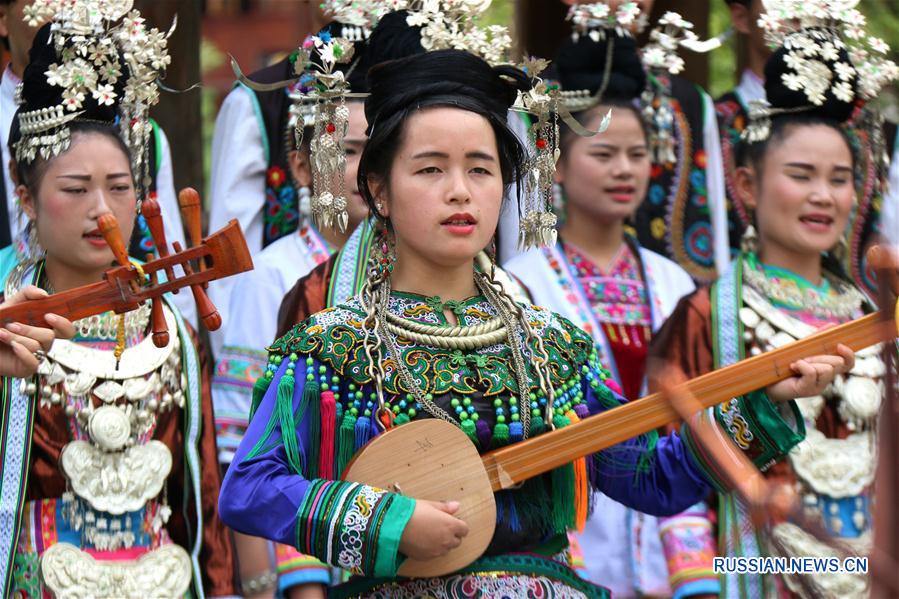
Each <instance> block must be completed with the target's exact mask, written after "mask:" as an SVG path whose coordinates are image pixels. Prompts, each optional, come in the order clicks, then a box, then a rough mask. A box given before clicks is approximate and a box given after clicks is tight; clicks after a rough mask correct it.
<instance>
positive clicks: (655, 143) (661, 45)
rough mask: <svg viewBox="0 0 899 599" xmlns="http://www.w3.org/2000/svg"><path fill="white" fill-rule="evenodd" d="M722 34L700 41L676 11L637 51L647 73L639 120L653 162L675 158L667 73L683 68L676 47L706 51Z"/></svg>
mask: <svg viewBox="0 0 899 599" xmlns="http://www.w3.org/2000/svg"><path fill="white" fill-rule="evenodd" d="M722 37H723V36H719V37H715V38H711V39H709V40H705V41H702V40H700V39H699V37H698V36H697V35H696V33H695V32H694V31H693V24H692V23H691V22H690V21H687V20H686V19H684V18H683V17H682V16H680V15H679V14H678V13H676V12H666V13H665V14H664V15H662V17H661V18H660V19H659V21H658V23H657V24H656V26H655V27H654V28H653V29H652V31H651V32H650V34H649V43H648V44H646V46H644V48H643V50H642V51H641V59H642V62H643V66H644V67H645V68H646V71H647V72H648V73H649V74H650V75H651V77H650V78H649V82H648V85H647V87H646V89H645V90H644V92H643V94H642V96H641V104H642V105H643V119H644V121H646V124H647V125H648V126H649V131H650V155H651V156H652V161H653V162H656V163H673V162H676V161H677V155H676V140H675V138H674V118H675V114H674V108H673V106H672V104H671V83H670V80H669V79H668V75H677V74H679V73H680V72H681V71H683V70H684V60H683V58H681V57H680V55H679V54H678V49H679V48H687V49H688V50H692V51H694V52H709V51H711V50H714V49H716V48H719V47H720V46H721V42H722Z"/></svg>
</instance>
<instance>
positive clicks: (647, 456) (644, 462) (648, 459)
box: [634, 430, 659, 483]
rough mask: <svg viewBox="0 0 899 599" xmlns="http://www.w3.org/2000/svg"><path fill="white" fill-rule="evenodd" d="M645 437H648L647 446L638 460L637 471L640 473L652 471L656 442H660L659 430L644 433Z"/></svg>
mask: <svg viewBox="0 0 899 599" xmlns="http://www.w3.org/2000/svg"><path fill="white" fill-rule="evenodd" d="M643 438H644V439H646V448H645V449H644V450H643V453H642V454H640V457H639V459H638V460H637V472H639V473H640V474H646V473H648V472H651V471H652V467H653V462H654V461H655V457H656V444H657V443H658V442H659V432H658V431H657V430H651V431H649V432H648V433H646V434H644V435H643ZM634 481H635V483H636V479H634Z"/></svg>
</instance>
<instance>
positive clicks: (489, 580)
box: [329, 553, 611, 599]
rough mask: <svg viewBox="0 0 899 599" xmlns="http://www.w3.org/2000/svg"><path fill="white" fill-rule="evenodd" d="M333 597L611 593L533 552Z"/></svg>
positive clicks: (489, 598) (464, 598) (368, 581)
mask: <svg viewBox="0 0 899 599" xmlns="http://www.w3.org/2000/svg"><path fill="white" fill-rule="evenodd" d="M329 596H330V597H335V598H345V597H346V598H349V597H365V598H371V599H406V598H408V599H413V598H414V599H470V598H471V599H475V598H476V599H524V598H527V599H563V598H564V599H568V598H571V599H575V598H577V599H609V598H610V597H611V594H610V593H609V591H608V589H605V588H603V587H600V586H596V585H594V584H591V583H590V582H588V581H586V580H584V579H582V578H580V577H579V576H578V575H577V574H576V573H575V572H574V571H573V570H572V569H571V568H569V567H568V565H567V564H565V563H562V562H561V561H557V560H556V559H553V558H549V557H545V556H542V555H537V554H532V553H514V554H506V555H500V556H495V557H482V558H481V559H479V560H477V561H476V562H474V563H472V564H471V565H470V566H468V567H466V568H464V569H462V570H459V571H458V572H454V573H452V574H447V575H445V576H437V577H434V578H409V579H402V578H400V579H384V578H381V579H373V578H357V579H351V580H350V581H349V582H347V583H346V584H343V585H341V586H339V587H336V588H333V589H331V591H330V594H329Z"/></svg>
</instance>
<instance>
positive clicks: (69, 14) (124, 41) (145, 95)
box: [15, 0, 175, 199]
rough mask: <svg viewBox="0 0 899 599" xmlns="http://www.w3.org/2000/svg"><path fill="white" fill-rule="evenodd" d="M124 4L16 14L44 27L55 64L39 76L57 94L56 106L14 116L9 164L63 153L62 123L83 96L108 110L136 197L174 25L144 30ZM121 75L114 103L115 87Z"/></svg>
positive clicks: (60, 2) (97, 1)
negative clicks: (127, 154) (128, 155)
mask: <svg viewBox="0 0 899 599" xmlns="http://www.w3.org/2000/svg"><path fill="white" fill-rule="evenodd" d="M132 6H133V1H132V0H34V2H32V3H31V4H30V5H28V6H26V7H25V8H24V9H23V13H24V16H25V19H26V21H27V23H28V24H29V25H30V26H32V27H37V26H39V25H41V24H42V23H45V22H50V23H51V38H50V41H51V43H53V44H54V46H55V49H56V53H57V55H58V56H59V58H60V59H59V62H57V63H54V64H52V65H51V66H50V68H49V69H48V70H47V71H46V76H47V83H48V84H50V85H52V86H57V87H61V88H62V98H63V101H62V103H61V104H59V105H57V106H53V107H45V108H41V109H37V110H32V111H26V112H22V113H20V114H19V125H20V127H21V131H22V138H21V139H20V140H19V142H18V143H17V144H16V147H15V154H16V160H20V161H24V162H31V161H33V160H35V159H36V158H37V157H38V156H40V157H41V158H43V159H49V158H52V157H54V156H57V155H59V154H60V153H62V152H64V151H65V150H66V149H68V147H69V143H70V141H71V137H70V133H69V128H68V127H67V126H66V125H67V124H68V123H69V122H71V121H73V120H75V119H77V118H78V117H79V116H80V115H81V114H82V107H83V102H84V100H85V98H87V97H88V95H90V96H91V97H93V99H94V100H96V101H97V103H98V104H100V105H106V106H112V105H113V104H116V105H117V106H118V112H119V120H120V122H119V128H120V132H121V134H122V137H123V139H124V140H125V143H126V144H127V145H128V146H129V148H130V149H131V152H132V163H133V164H132V168H133V171H134V176H135V182H136V184H137V186H138V190H137V191H138V198H139V199H140V198H142V197H143V192H144V190H145V189H146V188H147V187H148V186H149V180H150V173H149V156H148V152H149V140H150V134H151V132H152V126H151V124H150V118H149V111H150V107H151V106H153V105H154V104H156V103H157V102H158V101H159V85H158V80H159V78H160V75H161V74H162V73H163V72H164V71H165V69H166V67H167V66H168V64H169V63H170V62H171V57H170V56H169V55H168V51H167V48H166V46H167V40H168V38H169V37H170V36H171V34H172V32H173V31H174V27H175V24H174V23H173V24H172V27H171V29H170V30H169V31H168V32H167V33H161V32H160V31H159V30H158V29H155V28H148V27H146V26H145V22H144V19H143V17H141V16H140V13H139V12H138V11H136V10H132ZM122 61H124V64H125V65H126V66H127V71H128V72H127V73H123V72H122V69H121V68H120V66H121V62H122ZM122 77H125V81H124V94H123V95H122V97H121V98H120V97H118V95H117V93H116V91H115V89H116V87H117V86H118V85H119V83H120V80H121V78H122ZM26 108H27V106H26Z"/></svg>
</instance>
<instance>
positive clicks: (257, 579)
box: [240, 570, 278, 595]
mask: <svg viewBox="0 0 899 599" xmlns="http://www.w3.org/2000/svg"><path fill="white" fill-rule="evenodd" d="M277 584H278V573H277V572H272V571H271V570H269V571H268V572H263V573H262V574H259V575H257V576H254V577H253V578H250V579H248V580H241V581H240V590H241V591H242V592H243V594H244V595H255V594H256V593H261V592H262V591H267V590H269V589H272V588H274V587H275V585H277Z"/></svg>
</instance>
